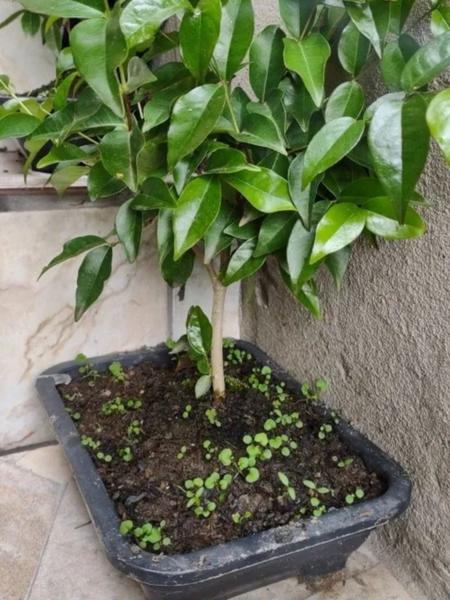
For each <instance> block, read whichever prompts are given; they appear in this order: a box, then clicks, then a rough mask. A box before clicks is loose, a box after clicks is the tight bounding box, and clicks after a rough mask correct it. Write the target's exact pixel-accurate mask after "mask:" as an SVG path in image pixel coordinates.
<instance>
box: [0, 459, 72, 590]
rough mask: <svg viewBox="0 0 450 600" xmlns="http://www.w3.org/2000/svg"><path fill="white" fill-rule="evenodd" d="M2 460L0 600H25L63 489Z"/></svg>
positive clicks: (0, 486)
mask: <svg viewBox="0 0 450 600" xmlns="http://www.w3.org/2000/svg"><path fill="white" fill-rule="evenodd" d="M18 457H19V455H11V456H6V457H2V458H1V459H0V598H2V600H23V599H24V598H25V595H26V592H27V590H28V587H29V586H30V583H31V581H32V579H33V575H34V572H35V570H36V568H37V566H38V564H39V560H40V557H41V554H42V551H43V549H44V546H45V543H46V541H47V538H48V534H49V531H50V528H51V525H52V523H53V519H54V516H55V513H56V508H57V505H58V502H59V498H60V494H61V492H62V489H63V488H62V486H61V485H60V484H58V483H56V482H55V481H51V480H49V479H44V478H42V477H40V476H39V475H37V474H36V473H33V472H32V471H30V470H27V469H24V468H23V467H22V466H20V465H19V461H18Z"/></svg>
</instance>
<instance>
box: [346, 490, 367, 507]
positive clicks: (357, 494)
mask: <svg viewBox="0 0 450 600" xmlns="http://www.w3.org/2000/svg"><path fill="white" fill-rule="evenodd" d="M364 496H365V494H364V490H363V489H362V488H360V487H358V488H356V490H355V491H354V492H353V493H351V494H347V495H346V496H345V502H346V504H348V505H352V504H354V503H355V502H356V500H362V499H363V498H364Z"/></svg>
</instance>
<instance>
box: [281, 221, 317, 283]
mask: <svg viewBox="0 0 450 600" xmlns="http://www.w3.org/2000/svg"><path fill="white" fill-rule="evenodd" d="M313 242H314V232H313V231H308V230H307V229H305V226H304V225H303V223H302V222H301V221H297V222H296V224H295V225H294V228H293V229H292V232H291V235H290V237H289V241H288V244H287V248H286V258H287V267H288V272H289V277H290V278H291V282H292V285H293V286H294V288H297V287H298V284H299V280H300V276H301V275H302V273H303V269H304V268H305V266H306V265H307V264H308V259H309V256H310V254H311V248H312V245H313Z"/></svg>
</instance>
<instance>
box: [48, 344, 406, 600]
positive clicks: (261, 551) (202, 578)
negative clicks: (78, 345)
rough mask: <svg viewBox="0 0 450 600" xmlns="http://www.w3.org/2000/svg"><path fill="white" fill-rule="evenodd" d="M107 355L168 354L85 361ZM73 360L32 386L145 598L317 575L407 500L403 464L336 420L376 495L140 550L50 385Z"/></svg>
mask: <svg viewBox="0 0 450 600" xmlns="http://www.w3.org/2000/svg"><path fill="white" fill-rule="evenodd" d="M237 345H238V346H239V347H240V348H243V349H246V350H247V351H248V352H250V353H251V354H253V356H254V357H255V358H256V360H258V361H259V362H261V363H264V364H268V365H270V366H271V367H272V370H273V372H274V375H275V376H277V377H279V378H282V379H283V381H285V382H286V385H287V388H288V389H289V388H290V389H295V390H298V388H299V383H298V382H297V381H295V380H294V379H292V378H291V377H289V375H288V374H287V373H285V372H284V371H283V370H282V369H281V368H280V367H279V366H278V365H276V364H275V363H273V361H272V360H271V359H270V358H269V357H268V356H267V355H266V354H264V353H263V352H261V351H260V350H259V349H257V348H256V347H255V346H253V345H252V344H249V343H246V342H239V343H238V344H237ZM113 360H120V361H121V362H122V364H123V365H124V366H126V367H129V366H132V365H136V364H139V363H141V362H143V361H151V362H152V363H153V364H156V365H161V366H163V365H166V364H168V362H169V361H170V356H169V354H168V351H167V349H166V348H165V346H158V347H156V348H153V349H149V350H146V351H142V352H131V353H123V354H113V355H109V356H102V357H98V358H94V359H91V362H92V363H93V364H94V365H96V367H97V368H98V369H99V370H105V369H106V368H107V367H108V365H109V364H110V363H111V362H112V361H113ZM78 368H79V366H78V365H77V364H76V363H74V362H67V363H63V364H60V365H57V366H55V367H52V368H51V369H49V370H47V371H45V372H44V373H43V374H42V375H41V376H40V377H39V378H38V380H37V384H36V385H37V389H38V391H39V395H40V397H41V400H42V402H43V404H44V407H45V409H46V411H47V413H48V416H49V419H50V423H51V425H52V426H53V428H54V430H55V433H56V435H57V437H58V439H59V441H60V443H61V445H62V446H63V448H64V452H65V454H66V457H67V459H68V461H69V463H70V465H71V467H72V470H73V473H74V476H75V480H76V482H77V484H78V487H79V489H80V492H81V494H82V496H83V498H84V501H85V503H86V506H87V509H88V511H89V513H90V516H91V519H92V523H93V525H94V527H95V529H96V531H97V534H98V536H99V538H100V541H101V542H102V544H103V546H104V548H105V551H106V554H107V556H108V558H109V560H110V561H111V563H112V564H113V565H114V566H115V567H116V568H117V569H119V570H120V571H122V572H123V573H125V574H126V575H128V576H129V577H131V578H132V579H134V580H136V581H138V582H139V583H141V585H142V587H143V590H144V593H145V596H146V597H147V598H150V599H152V600H226V599H228V598H232V597H234V596H236V595H239V594H242V593H245V592H248V591H250V590H253V589H256V588H259V587H262V586H266V585H268V584H271V583H274V582H276V581H280V580H282V579H286V578H288V577H291V576H301V577H305V576H318V575H324V574H327V573H330V572H333V571H337V570H340V569H342V568H344V566H345V564H346V561H347V558H348V557H349V555H350V554H351V553H352V552H353V551H354V550H356V549H357V548H358V547H359V546H360V545H361V544H362V543H363V541H364V540H365V539H366V538H367V537H368V536H369V534H370V532H371V531H372V530H373V529H375V528H376V527H379V526H381V525H383V524H385V523H386V522H388V521H390V520H391V519H393V518H395V517H397V516H399V515H400V514H401V513H402V512H404V511H405V509H406V508H407V506H408V504H409V500H410V495H411V483H410V481H409V480H408V478H407V477H406V476H405V475H404V473H403V471H402V469H401V468H400V467H399V466H398V465H397V464H396V463H395V462H394V461H392V460H391V459H390V458H389V457H388V456H386V454H385V453H384V452H382V451H381V450H380V449H379V448H377V447H376V446H374V445H373V444H372V443H371V442H369V441H368V440H367V439H366V438H365V437H364V436H363V435H361V434H360V433H358V432H357V431H355V430H354V429H353V428H352V427H350V426H349V425H348V424H346V423H344V422H342V421H341V422H340V423H339V424H338V425H337V430H338V432H339V434H340V435H341V437H342V438H343V439H344V440H345V441H346V442H347V444H348V445H349V447H350V448H351V449H352V450H353V451H354V452H355V453H357V454H359V455H360V456H361V457H362V459H363V460H364V461H365V463H366V464H367V466H368V467H369V468H370V469H372V470H374V471H375V472H376V473H378V474H379V475H380V476H382V477H383V479H384V480H385V481H386V484H387V491H386V492H385V493H384V495H383V496H381V497H379V498H376V499H374V500H369V501H365V502H362V503H360V504H357V505H354V506H351V507H346V508H342V509H340V510H335V511H330V512H329V513H327V514H325V515H324V516H322V517H321V518H320V519H314V518H310V519H305V520H303V521H300V522H296V523H292V524H289V525H286V526H283V527H277V528H274V529H271V530H268V531H264V532H261V533H258V534H255V535H251V536H249V537H247V538H242V539H238V540H234V541H231V542H228V543H226V544H223V545H220V546H214V547H211V548H205V549H204V550H201V551H196V552H192V553H190V554H185V555H178V556H160V555H155V554H151V553H148V552H144V551H142V550H140V549H139V548H138V547H137V546H135V545H132V544H130V543H129V542H128V541H127V540H126V539H124V538H123V537H122V536H121V535H120V534H119V525H120V523H119V519H118V516H117V514H116V511H115V508H114V504H113V502H112V500H111V499H110V498H109V496H108V493H107V491H106V489H105V486H104V485H103V482H102V481H101V479H100V477H99V475H98V473H97V470H96V468H95V466H94V463H93V461H92V460H91V458H90V456H89V454H88V452H87V450H86V449H85V448H84V447H83V446H82V445H81V443H80V439H79V435H78V433H77V430H76V427H75V425H74V423H73V422H72V420H71V419H70V417H69V415H68V414H67V412H66V411H65V408H64V404H63V401H62V399H61V396H60V394H59V392H58V389H57V385H60V384H63V383H68V382H69V381H70V378H71V377H75V376H76V375H77V374H78Z"/></svg>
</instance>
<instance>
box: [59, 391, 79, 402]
mask: <svg viewBox="0 0 450 600" xmlns="http://www.w3.org/2000/svg"><path fill="white" fill-rule="evenodd" d="M63 398H64V400H67V401H68V402H74V401H75V400H77V399H78V398H81V394H80V392H74V393H73V394H64V395H63Z"/></svg>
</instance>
